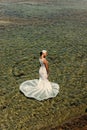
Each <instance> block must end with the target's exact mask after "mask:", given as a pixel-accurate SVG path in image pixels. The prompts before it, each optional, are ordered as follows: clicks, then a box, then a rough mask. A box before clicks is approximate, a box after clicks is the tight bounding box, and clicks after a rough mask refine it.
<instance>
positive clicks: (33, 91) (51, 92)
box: [20, 59, 59, 101]
mask: <svg viewBox="0 0 87 130" xmlns="http://www.w3.org/2000/svg"><path fill="white" fill-rule="evenodd" d="M39 61H40V64H41V67H40V69H39V79H34V80H27V81H24V82H23V83H22V84H21V85H20V91H21V92H22V93H23V94H24V95H25V96H26V97H30V98H35V99H36V100H39V101H41V100H44V99H48V98H52V97H55V96H56V95H57V94H58V93H59V85H58V84H57V83H53V82H50V81H49V80H48V79H47V77H48V75H47V71H46V67H45V65H44V63H43V61H42V59H39Z"/></svg>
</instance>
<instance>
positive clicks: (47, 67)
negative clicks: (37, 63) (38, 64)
mask: <svg viewBox="0 0 87 130" xmlns="http://www.w3.org/2000/svg"><path fill="white" fill-rule="evenodd" d="M43 63H44V64H45V67H46V70H47V73H49V66H48V61H47V60H46V59H44V60H43Z"/></svg>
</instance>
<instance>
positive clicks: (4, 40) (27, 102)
mask: <svg viewBox="0 0 87 130" xmlns="http://www.w3.org/2000/svg"><path fill="white" fill-rule="evenodd" d="M84 2H85V6H86V4H87V2H86V1H83V4H81V1H79V2H78V1H73V2H72V1H65V2H64V1H63V2H61V1H55V2H52V1H51V2H48V3H38V2H37V3H33V4H30V3H27V4H26V3H20V2H19V3H7V2H5V3H0V19H1V20H2V21H3V22H1V23H0V124H1V126H0V128H1V130H39V129H41V128H43V127H47V126H50V127H54V126H58V125H60V124H62V123H63V122H64V121H66V120H68V119H71V118H72V117H74V116H77V115H81V114H84V113H85V109H86V108H87V79H86V75H87V69H86V66H87V65H86V64H87V54H86V53H87V10H86V8H85V6H83V5H84ZM4 22H5V23H4ZM6 22H7V23H6ZM42 49H46V50H48V57H47V59H48V61H49V67H50V76H49V80H50V81H52V82H56V83H58V84H59V85H60V93H59V94H58V95H57V97H55V98H53V99H48V100H45V101H42V102H39V101H36V100H34V99H30V98H26V97H25V96H24V95H23V94H21V93H20V91H19V85H20V83H22V82H23V81H25V80H30V79H35V78H39V75H38V70H39V62H38V58H39V52H40V51H41V50H42Z"/></svg>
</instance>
